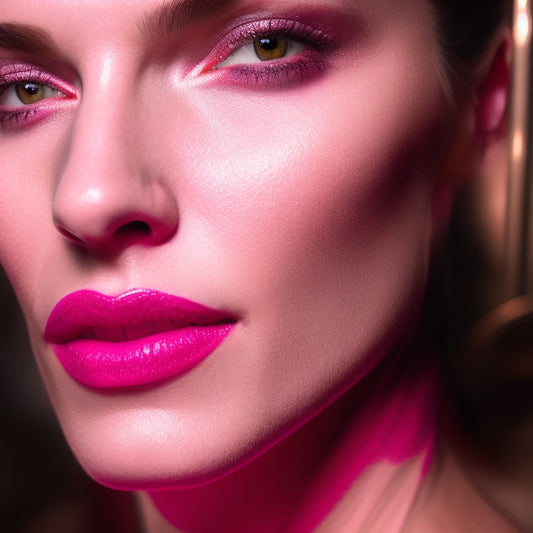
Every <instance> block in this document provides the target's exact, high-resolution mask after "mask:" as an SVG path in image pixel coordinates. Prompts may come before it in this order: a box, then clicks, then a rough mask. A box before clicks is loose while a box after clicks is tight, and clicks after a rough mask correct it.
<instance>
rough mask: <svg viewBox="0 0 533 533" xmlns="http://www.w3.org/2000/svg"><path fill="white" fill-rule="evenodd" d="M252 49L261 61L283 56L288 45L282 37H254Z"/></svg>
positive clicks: (286, 40)
mask: <svg viewBox="0 0 533 533" xmlns="http://www.w3.org/2000/svg"><path fill="white" fill-rule="evenodd" d="M253 42H254V50H255V53H256V55H257V57H258V58H259V59H260V60H261V61H268V60H269V59H279V58H281V57H284V56H285V54H286V53H287V48H288V46H289V42H288V39H285V38H284V37H254V41H253Z"/></svg>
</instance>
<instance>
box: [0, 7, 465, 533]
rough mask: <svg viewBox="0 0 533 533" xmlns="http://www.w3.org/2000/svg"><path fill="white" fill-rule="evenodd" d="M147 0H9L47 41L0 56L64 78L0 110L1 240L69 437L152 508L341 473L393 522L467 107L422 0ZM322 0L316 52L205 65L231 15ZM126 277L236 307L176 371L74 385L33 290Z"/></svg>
mask: <svg viewBox="0 0 533 533" xmlns="http://www.w3.org/2000/svg"><path fill="white" fill-rule="evenodd" d="M163 3H164V2H162V0H142V1H141V0H135V1H130V0H128V1H127V2H126V1H125V0H108V1H106V2H105V3H102V2H96V1H93V0H81V1H79V2H63V1H60V0H47V1H46V2H42V1H37V0H18V1H17V2H14V1H13V2H9V1H8V2H2V5H1V6H0V22H5V21H9V22H17V23H24V24H29V25H33V26H36V27H38V28H40V29H42V30H44V31H46V32H47V33H49V34H50V36H51V37H52V38H53V40H54V41H55V43H56V49H55V50H53V51H43V50H40V51H39V50H37V51H31V52H13V51H7V50H5V51H1V50H0V64H10V63H14V62H28V63H30V64H32V65H37V66H38V67H39V68H40V69H42V70H43V71H45V72H48V73H51V74H52V75H54V76H55V78H54V79H58V80H60V82H61V84H64V85H61V87H59V88H60V89H63V90H62V94H65V95H66V96H65V97H63V98H57V95H56V96H54V97H52V99H53V98H55V99H54V101H53V109H52V111H51V112H49V113H48V114H47V115H46V116H45V117H44V118H42V119H41V120H38V121H35V122H33V123H31V124H23V125H22V126H20V127H17V128H10V127H3V128H2V129H1V130H0V160H1V161H2V173H1V179H2V191H3V192H2V195H0V228H1V231H0V262H1V263H2V265H3V266H4V268H5V270H6V272H7V274H8V276H9V278H10V280H11V282H12V284H13V286H14V288H15V291H16V293H17V296H18V298H19V301H20V303H21V306H22V309H23V311H24V314H25V317H26V320H27V324H28V329H29V333H30V337H31V341H32V344H33V348H34V351H35V354H36V357H37V361H38V364H39V366H40V369H41V372H42V375H43V378H44V381H45V383H46V386H47V389H48V391H49V394H50V397H51V400H52V402H53V404H54V407H55V410H56V412H57V414H58V418H59V420H60V423H61V425H62V428H63V431H64V433H65V435H66V438H67V439H68V441H69V444H70V446H71V447H72V449H73V451H74V453H75V454H76V456H77V458H78V459H79V461H80V462H81V464H82V465H83V467H84V468H85V469H86V470H87V472H88V473H89V474H90V475H91V476H92V477H94V478H95V479H96V480H97V481H99V482H101V483H103V484H106V485H108V486H111V487H114V488H119V489H126V490H142V491H148V495H145V496H143V498H142V502H143V503H142V505H143V508H144V509H145V515H146V522H147V524H148V526H147V527H148V529H149V530H150V531H167V530H168V531H171V530H172V531H175V530H176V529H175V528H179V529H180V530H183V531H185V530H190V531H198V530H201V531H232V532H233V533H235V532H237V531H250V530H254V531H259V532H261V531H265V532H266V531H270V532H271V531H278V530H279V531H289V530H290V531H306V530H309V529H311V528H315V527H316V526H317V524H318V523H319V522H320V521H321V520H322V519H323V518H324V517H325V516H326V515H330V516H332V517H333V518H334V514H333V509H334V508H335V506H336V505H337V503H338V502H339V501H340V500H342V499H343V496H342V495H343V493H344V491H345V490H346V489H347V488H348V487H350V486H352V487H356V485H357V483H359V485H358V486H359V487H366V489H365V490H367V493H368V494H374V493H375V494H376V495H377V496H376V499H373V498H370V500H368V501H367V502H366V505H367V508H368V509H376V508H378V509H379V508H380V507H382V508H385V507H387V506H389V507H390V511H391V514H390V516H391V519H390V522H389V524H390V527H391V529H390V531H394V530H395V529H398V530H399V529H400V528H401V524H402V523H404V521H405V520H406V516H407V515H408V514H409V509H410V508H411V504H412V503H413V501H415V499H416V491H417V487H418V485H419V483H420V479H421V477H422V473H423V471H424V468H425V466H424V465H425V464H426V466H427V464H428V463H427V462H428V460H429V458H430V457H431V451H432V449H433V430H434V426H435V424H434V420H433V417H432V405H433V400H434V394H435V393H434V390H435V388H434V386H433V383H434V379H433V377H432V376H433V373H432V371H431V368H428V367H427V365H426V364H425V363H422V362H420V361H421V360H419V359H418V358H417V357H414V358H409V357H407V356H406V355H405V352H406V346H407V345H408V343H409V342H410V341H409V339H411V338H413V337H415V335H414V331H415V327H414V324H415V321H416V316H417V312H418V310H419V308H420V304H421V300H422V295H423V287H424V281H425V278H426V275H427V265H428V259H429V255H430V252H431V246H432V241H433V235H432V229H433V226H434V219H435V217H436V212H437V211H438V209H437V207H436V206H440V205H441V203H440V202H439V200H440V198H441V193H443V192H444V191H443V188H442V182H440V181H439V182H437V180H436V177H437V174H439V171H440V170H441V163H442V158H443V156H444V153H445V152H446V150H447V148H448V146H449V143H450V139H451V137H452V135H453V134H454V132H455V131H456V128H457V122H458V119H457V115H456V114H455V113H454V111H453V109H455V108H454V107H452V106H451V103H450V101H449V100H448V99H447V96H446V93H445V90H444V89H443V84H442V77H441V71H442V69H441V65H440V63H439V61H440V59H439V52H438V49H437V43H436V38H435V35H434V31H433V15H432V12H431V8H430V5H429V4H428V3H427V2H426V1H425V0H408V1H402V2H392V1H388V0H372V1H362V2H357V3H355V2H348V1H343V0H321V1H320V0H310V1H306V2H300V1H298V0H283V1H281V0H273V1H271V2H268V3H264V2H262V1H261V0H243V1H241V2H238V3H237V4H236V6H234V7H233V8H231V9H230V8H228V9H224V10H222V11H221V12H217V13H215V14H213V15H212V16H210V17H209V18H208V19H206V20H200V21H197V22H196V23H194V24H193V25H191V26H189V27H187V28H186V29H182V30H179V31H177V33H175V34H174V35H172V36H164V37H163V36H150V37H147V36H144V35H141V33H140V32H139V25H138V22H139V21H140V20H141V19H142V18H143V17H145V16H146V15H147V14H148V13H151V12H153V11H154V10H155V9H157V8H158V7H160V6H161V5H162V4H163ZM312 7H314V8H320V9H325V8H327V9H328V10H329V11H328V13H329V12H333V13H336V14H337V15H338V16H337V18H338V19H339V20H343V21H344V22H343V23H342V24H339V23H335V24H333V25H332V26H333V29H331V28H326V27H323V26H324V23H320V22H319V21H320V20H321V17H319V16H317V17H314V18H315V19H316V20H317V21H318V22H316V24H317V25H318V29H319V30H322V31H326V30H327V31H330V32H331V35H332V37H333V38H332V42H333V43H334V44H335V46H333V47H331V49H328V50H321V51H320V57H321V61H322V62H323V63H321V66H323V67H324V68H322V69H321V70H320V72H315V73H311V74H309V75H307V76H306V77H304V78H302V79H296V80H293V81H291V82H290V83H285V84H280V83H277V82H273V83H272V84H270V85H265V84H263V85H261V86H259V87H258V86H257V85H254V84H253V83H251V82H250V81H249V80H248V81H245V80H243V79H240V80H239V81H237V82H230V81H228V78H224V77H221V76H218V74H219V73H220V72H221V71H218V72H215V71H212V70H210V69H206V68H205V63H203V61H204V59H205V58H206V57H208V56H209V54H210V52H211V50H212V49H213V48H214V47H216V45H217V42H219V41H220V39H222V37H223V36H224V34H225V33H226V32H227V31H228V30H229V29H231V27H232V21H233V20H235V19H236V18H237V17H239V16H241V15H254V19H265V18H270V15H269V13H271V14H272V15H273V16H274V17H276V16H277V17H280V16H285V15H286V14H287V13H289V12H290V13H291V15H290V16H288V15H287V16H288V17H289V18H291V17H293V18H294V17H296V18H298V17H299V16H300V13H303V12H309V9H310V8H312ZM88 20H90V21H91V23H90V25H88V24H87V21H88ZM321 24H322V26H321ZM298 53H299V52H297V54H298ZM226 55H227V54H226ZM294 57H296V56H294ZM202 65H203V67H202ZM223 68H224V69H232V68H233V69H234V67H232V66H231V65H230V66H225V67H223ZM202 69H204V70H202ZM234 70H235V69H234ZM348 88H349V89H348ZM5 95H6V93H4V97H3V98H4V107H6V105H5V101H6V100H5V98H6V96H5ZM0 102H2V100H0ZM0 108H1V106H0ZM469 116H470V115H469ZM436 183H439V185H438V186H437V185H436ZM139 223H142V225H141V224H139ZM147 227H148V228H149V229H150V232H149V233H147V232H146V231H145V229H146V228H147ZM132 288H151V289H157V290H160V291H164V292H168V293H171V294H176V295H179V296H182V297H185V298H188V299H190V300H194V301H196V302H199V303H202V304H204V305H206V306H209V307H214V308H217V309H223V310H226V311H228V312H231V313H233V314H234V315H235V316H236V317H237V318H238V323H237V326H236V327H235V329H234V330H233V332H232V333H231V335H230V336H229V337H228V338H227V339H226V340H225V341H224V343H223V344H222V345H221V346H220V347H219V348H218V349H217V350H216V352H215V353H214V354H212V356H210V357H208V358H207V359H206V360H205V361H204V362H203V363H202V364H201V365H199V366H197V367H196V368H194V369H193V370H191V371H190V372H188V373H186V374H185V375H183V376H181V377H180V378H178V379H175V380H170V381H168V382H164V383H162V384H158V385H155V386H151V387H148V388H146V389H142V390H139V389H135V390H130V389H127V390H115V391H101V390H100V391H98V390H93V389H89V388H86V387H84V386H82V385H80V384H79V383H77V382H76V381H74V380H73V379H72V378H71V377H70V376H69V375H68V374H67V373H66V372H65V370H64V369H63V367H62V366H61V365H60V364H59V362H58V360H57V358H56V357H55V355H54V353H53V350H52V348H51V347H50V346H49V345H47V344H46V342H45V341H44V340H43V329H44V326H45V324H46V320H47V318H48V315H49V314H50V312H51V310H52V308H53V307H54V305H55V304H56V303H57V302H58V301H59V300H60V299H61V298H63V297H64V296H66V295H67V294H69V293H71V292H74V291H77V290H81V289H92V290H96V291H99V292H102V293H105V294H109V295H117V294H120V293H122V292H125V291H127V290H129V289H132ZM409 351H410V352H413V353H417V350H415V349H413V348H412V347H411V348H410V349H409ZM399 361H400V362H401V361H404V362H405V361H406V362H405V364H404V366H402V365H400V366H399V367H397V366H396V365H398V364H399V363H398V362H399ZM398 368H404V370H403V371H401V370H398ZM405 368H407V369H409V372H407V371H405ZM356 385H357V386H356ZM347 391H349V392H348V393H347ZM376 391H379V394H378V392H376ZM391 420H399V421H401V423H397V424H391ZM387 431H388V432H389V433H387ZM383 432H385V434H387V435H388V437H387V438H383ZM415 436H417V437H416V438H415ZM310 443H312V444H311V445H310ZM364 443H367V444H368V445H369V446H368V449H369V450H370V451H369V452H368V453H367V454H366V455H365V454H363V453H361V454H354V453H353V450H354V446H358V447H359V448H358V449H361V447H362V446H363V444H364ZM339 454H340V455H339ZM335 457H346V462H345V463H343V464H337V463H335V460H334V458H335ZM370 465H372V466H373V468H374V470H369V466H370ZM391 465H392V466H391ZM397 467H398V468H400V467H401V468H402V469H400V470H398V469H397ZM346 472H347V473H348V475H345V474H346ZM343 473H344V474H343ZM363 474H364V475H363ZM387 476H388V477H387ZM384 479H398V480H400V481H399V483H398V489H397V491H396V492H395V494H396V495H397V496H398V499H397V500H394V499H393V500H392V501H395V502H396V503H397V504H396V503H395V504H394V505H391V504H390V503H387V501H389V500H387V499H383V498H379V497H378V496H379V494H381V492H383V486H384V484H383V480H384ZM356 482H357V483H356ZM385 485H386V484H385ZM268 487H270V488H271V490H270V489H269V490H267V488H268ZM380 487H381V489H380ZM407 487H410V488H409V490H406V488H407ZM260 488H261V489H260ZM155 489H157V491H156V490H155ZM163 489H164V490H163ZM259 490H262V492H261V496H260V497H255V496H256V495H257V494H258V492H259ZM380 490H381V492H379V491H380ZM355 492H357V491H355ZM349 494H351V493H349ZM237 498H239V499H237ZM352 498H354V496H353V495H352V496H349V499H352ZM235 501H242V502H243V504H242V505H241V506H238V508H235V506H234V504H233V503H231V502H235ZM180 502H181V505H180ZM229 505H232V508H231V513H230V515H229V516H228V509H229V508H228V506H229ZM337 508H339V509H342V506H337ZM348 514H350V513H348ZM162 515H163V516H164V517H165V519H166V520H163V518H162ZM369 515H370V516H371V515H372V513H370V512H369ZM333 518H331V519H333ZM368 520H370V522H371V521H372V519H371V518H369V519H368ZM370 522H368V521H367V522H366V526H365V524H364V523H362V524H361V523H360V524H359V525H358V527H360V528H362V530H364V531H371V530H372V529H371V528H370V527H369V523H370ZM169 523H172V524H173V525H172V526H170V525H169ZM324 524H325V525H324V526H323V527H324V528H325V529H324V530H325V531H327V530H328V527H329V528H330V529H329V530H333V531H340V529H339V526H338V525H337V526H328V525H327V522H324ZM332 528H333V529H332ZM335 528H337V529H335ZM365 528H366V529H365ZM375 528H376V529H375V530H376V531H383V530H382V529H381V530H380V529H379V524H378V525H376V526H375ZM354 530H355V529H354V528H353V527H352V529H350V531H354Z"/></svg>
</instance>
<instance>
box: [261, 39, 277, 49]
mask: <svg viewBox="0 0 533 533" xmlns="http://www.w3.org/2000/svg"><path fill="white" fill-rule="evenodd" d="M259 44H260V46H261V48H263V50H275V49H276V48H277V47H278V46H279V44H278V40H277V39H276V37H263V38H261V39H259Z"/></svg>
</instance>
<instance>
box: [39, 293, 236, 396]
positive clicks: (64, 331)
mask: <svg viewBox="0 0 533 533" xmlns="http://www.w3.org/2000/svg"><path fill="white" fill-rule="evenodd" d="M234 326H235V318H234V317H233V316H231V315H229V314H228V313H225V312H222V311H218V310H215V309H211V308H209V307H205V306H203V305H201V304H198V303H196V302H192V301H190V300H186V299H184V298H180V297H178V296H173V295H170V294H166V293H163V292H159V291H154V290H146V289H134V290H132V291H128V292H126V293H123V294H121V295H119V296H114V297H112V296H107V295H105V294H101V293H99V292H95V291H90V290H82V291H78V292H74V293H72V294H69V295H67V296H65V297H64V298H63V299H62V300H60V301H59V302H58V303H57V305H56V306H55V307H54V309H53V310H52V312H51V313H50V316H49V317H48V321H47V323H46V326H45V329H44V339H45V341H46V342H48V343H50V344H51V345H52V347H53V350H54V352H55V354H56V356H57V358H58V359H59V361H60V363H61V364H62V365H63V367H64V368H65V370H66V371H67V373H68V374H70V376H72V377H73V378H74V379H75V380H77V381H78V382H80V383H82V384H83V385H86V386H88V387H92V388H123V387H135V386H140V385H149V384H153V383H157V382H160V381H163V380H166V379H170V378H173V377H178V376H180V375H181V374H184V373H185V372H187V371H188V370H190V369H191V368H193V367H195V366H196V365H198V364H199V363H201V362H202V361H203V360H204V359H205V358H206V357H207V356H209V355H210V354H211V353H212V352H213V351H214V350H215V349H216V348H217V347H218V346H219V345H220V344H221V343H222V342H223V341H224V339H225V338H226V337H227V336H228V335H229V333H230V332H231V331H232V329H233V328H234Z"/></svg>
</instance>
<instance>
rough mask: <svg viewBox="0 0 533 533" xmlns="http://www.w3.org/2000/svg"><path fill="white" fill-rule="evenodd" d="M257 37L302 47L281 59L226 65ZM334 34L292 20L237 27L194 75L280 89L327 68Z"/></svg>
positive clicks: (259, 22) (261, 21)
mask: <svg viewBox="0 0 533 533" xmlns="http://www.w3.org/2000/svg"><path fill="white" fill-rule="evenodd" d="M255 38H278V39H279V38H283V39H287V40H288V41H289V42H290V43H295V44H296V45H299V48H300V49H299V50H298V49H297V51H296V52H295V53H294V54H291V55H289V56H284V57H281V58H279V59H270V60H266V61H261V60H260V59H258V61H257V62H254V63H241V64H232V65H224V63H225V62H227V61H228V59H231V57H232V56H233V55H234V54H236V53H237V52H238V51H240V50H242V49H243V48H244V47H246V46H253V40H254V39H255ZM333 43H334V40H333V37H332V36H330V35H328V34H326V33H324V32H322V31H320V30H316V29H314V28H312V27H311V26H308V25H306V24H303V23H301V22H297V21H293V20H289V19H269V20H260V21H255V22H250V23H247V24H242V25H240V26H237V27H236V28H235V29H233V30H232V31H230V32H229V33H228V34H226V36H225V37H223V38H222V40H221V41H219V43H218V44H217V45H216V46H215V48H214V50H213V51H212V52H211V53H210V54H209V56H208V57H207V59H206V60H205V61H204V66H203V67H202V68H201V70H200V71H194V72H193V75H198V74H203V75H205V74H212V75H214V76H215V77H216V78H218V77H222V78H223V79H224V81H225V82H226V83H230V84H237V85H252V86H259V87H264V88H267V87H274V88H280V87H284V86H288V85H293V84H295V83H298V82H303V81H306V80H307V79H308V78H311V77H312V76H313V75H315V74H317V73H319V72H321V71H323V70H324V68H325V66H326V61H325V56H326V52H328V51H329V50H331V49H332V48H333Z"/></svg>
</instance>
